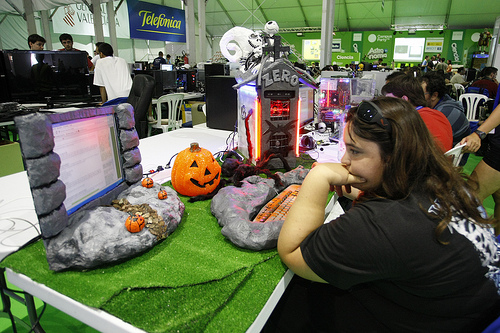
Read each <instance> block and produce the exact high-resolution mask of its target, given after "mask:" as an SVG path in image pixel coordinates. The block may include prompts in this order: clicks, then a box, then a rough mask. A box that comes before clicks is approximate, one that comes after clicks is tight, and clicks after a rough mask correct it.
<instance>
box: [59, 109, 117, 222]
mask: <svg viewBox="0 0 500 333" xmlns="http://www.w3.org/2000/svg"><path fill="white" fill-rule="evenodd" d="M107 109H108V113H107V114H99V115H95V116H92V117H88V118H79V117H78V116H77V117H71V120H66V121H62V122H58V123H53V124H52V131H53V133H54V145H55V146H54V152H55V153H57V154H58V155H59V156H60V158H61V167H60V176H59V179H60V180H61V181H62V182H63V183H64V184H65V185H66V199H65V200H64V206H65V207H66V210H67V212H68V215H70V214H72V213H74V212H75V211H76V210H77V209H78V208H80V207H81V206H83V205H85V204H86V203H88V202H90V201H92V200H93V199H96V198H98V197H100V196H102V195H103V194H104V193H107V192H109V191H110V190H111V189H113V188H114V187H116V186H118V185H119V184H120V183H122V182H123V172H122V166H121V157H120V156H121V155H120V150H119V141H118V134H117V128H116V121H115V115H114V112H113V108H112V107H109V108H107ZM77 112H78V111H77ZM76 114H78V113H76ZM83 116H84V114H83ZM75 118H76V119H75ZM65 119H68V118H65Z"/></svg>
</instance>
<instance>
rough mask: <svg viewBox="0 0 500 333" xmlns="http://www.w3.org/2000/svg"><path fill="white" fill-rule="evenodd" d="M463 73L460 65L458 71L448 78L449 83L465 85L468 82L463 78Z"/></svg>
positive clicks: (463, 69) (463, 70)
mask: <svg viewBox="0 0 500 333" xmlns="http://www.w3.org/2000/svg"><path fill="white" fill-rule="evenodd" d="M464 75H465V68H463V67H460V68H459V69H458V71H457V72H456V73H455V75H453V77H452V78H451V80H450V83H453V84H455V83H460V84H461V85H463V86H466V85H467V83H468V82H466V81H465V80H464Z"/></svg>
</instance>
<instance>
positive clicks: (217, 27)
mask: <svg viewBox="0 0 500 333" xmlns="http://www.w3.org/2000/svg"><path fill="white" fill-rule="evenodd" d="M24 1H26V0H0V15H1V14H4V15H5V14H12V15H19V13H22V12H23V8H24V6H23V2H24ZM107 1H108V0H101V2H107ZM144 1H146V2H152V3H156V4H161V5H165V6H170V7H175V8H181V7H182V3H181V1H180V0H144ZM32 2H33V9H34V11H40V10H46V9H53V8H56V7H59V6H62V5H64V4H68V3H82V2H83V3H87V4H90V3H91V1H90V0H33V1H32ZM322 2H323V0H206V1H205V3H206V15H205V17H206V30H207V35H209V36H222V35H223V34H224V33H225V32H226V31H227V30H229V29H231V28H232V27H234V26H244V27H247V28H250V29H253V30H258V29H262V28H263V24H264V23H265V22H267V21H269V20H274V21H276V22H278V24H279V26H280V28H281V30H282V31H320V28H321V16H322ZM197 12H198V4H197V1H195V15H196V16H197ZM498 16H500V6H499V0H477V1H471V0H420V1H415V0H337V1H335V11H334V17H333V19H334V29H335V30H336V31H367V30H390V29H391V28H392V27H394V26H395V25H402V24H405V25H433V26H434V25H443V26H445V27H446V28H448V29H465V28H469V29H471V28H480V29H482V28H490V29H491V28H493V25H494V22H495V19H496V18H497V17H498ZM1 19H2V18H1V16H0V21H1Z"/></svg>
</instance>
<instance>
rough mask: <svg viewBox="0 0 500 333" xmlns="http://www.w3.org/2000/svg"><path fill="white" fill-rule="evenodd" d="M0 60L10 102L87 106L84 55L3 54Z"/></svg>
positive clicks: (86, 73)
mask: <svg viewBox="0 0 500 333" xmlns="http://www.w3.org/2000/svg"><path fill="white" fill-rule="evenodd" d="M1 58H2V59H0V60H1V61H3V62H4V65H5V72H6V77H7V82H8V87H7V89H8V90H9V96H10V100H11V101H13V102H19V103H27V102H47V99H49V98H50V99H51V100H52V101H61V102H65V101H67V102H90V101H91V100H92V95H91V92H90V80H89V70H88V65H87V53H86V52H84V51H23V50H3V51H2V57H1Z"/></svg>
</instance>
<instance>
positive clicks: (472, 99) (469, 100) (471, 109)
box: [459, 93, 488, 121]
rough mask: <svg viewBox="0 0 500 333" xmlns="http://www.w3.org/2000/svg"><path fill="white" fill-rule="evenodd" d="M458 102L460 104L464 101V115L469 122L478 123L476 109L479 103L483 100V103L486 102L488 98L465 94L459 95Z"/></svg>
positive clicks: (480, 95)
mask: <svg viewBox="0 0 500 333" xmlns="http://www.w3.org/2000/svg"><path fill="white" fill-rule="evenodd" d="M459 100H460V102H461V103H463V101H464V100H465V103H466V106H465V115H466V116H467V119H468V120H469V121H478V120H479V115H478V112H477V107H478V106H479V102H481V100H483V103H484V102H486V101H487V100H488V97H487V96H485V95H482V94H474V93H465V94H462V95H460V97H459Z"/></svg>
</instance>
